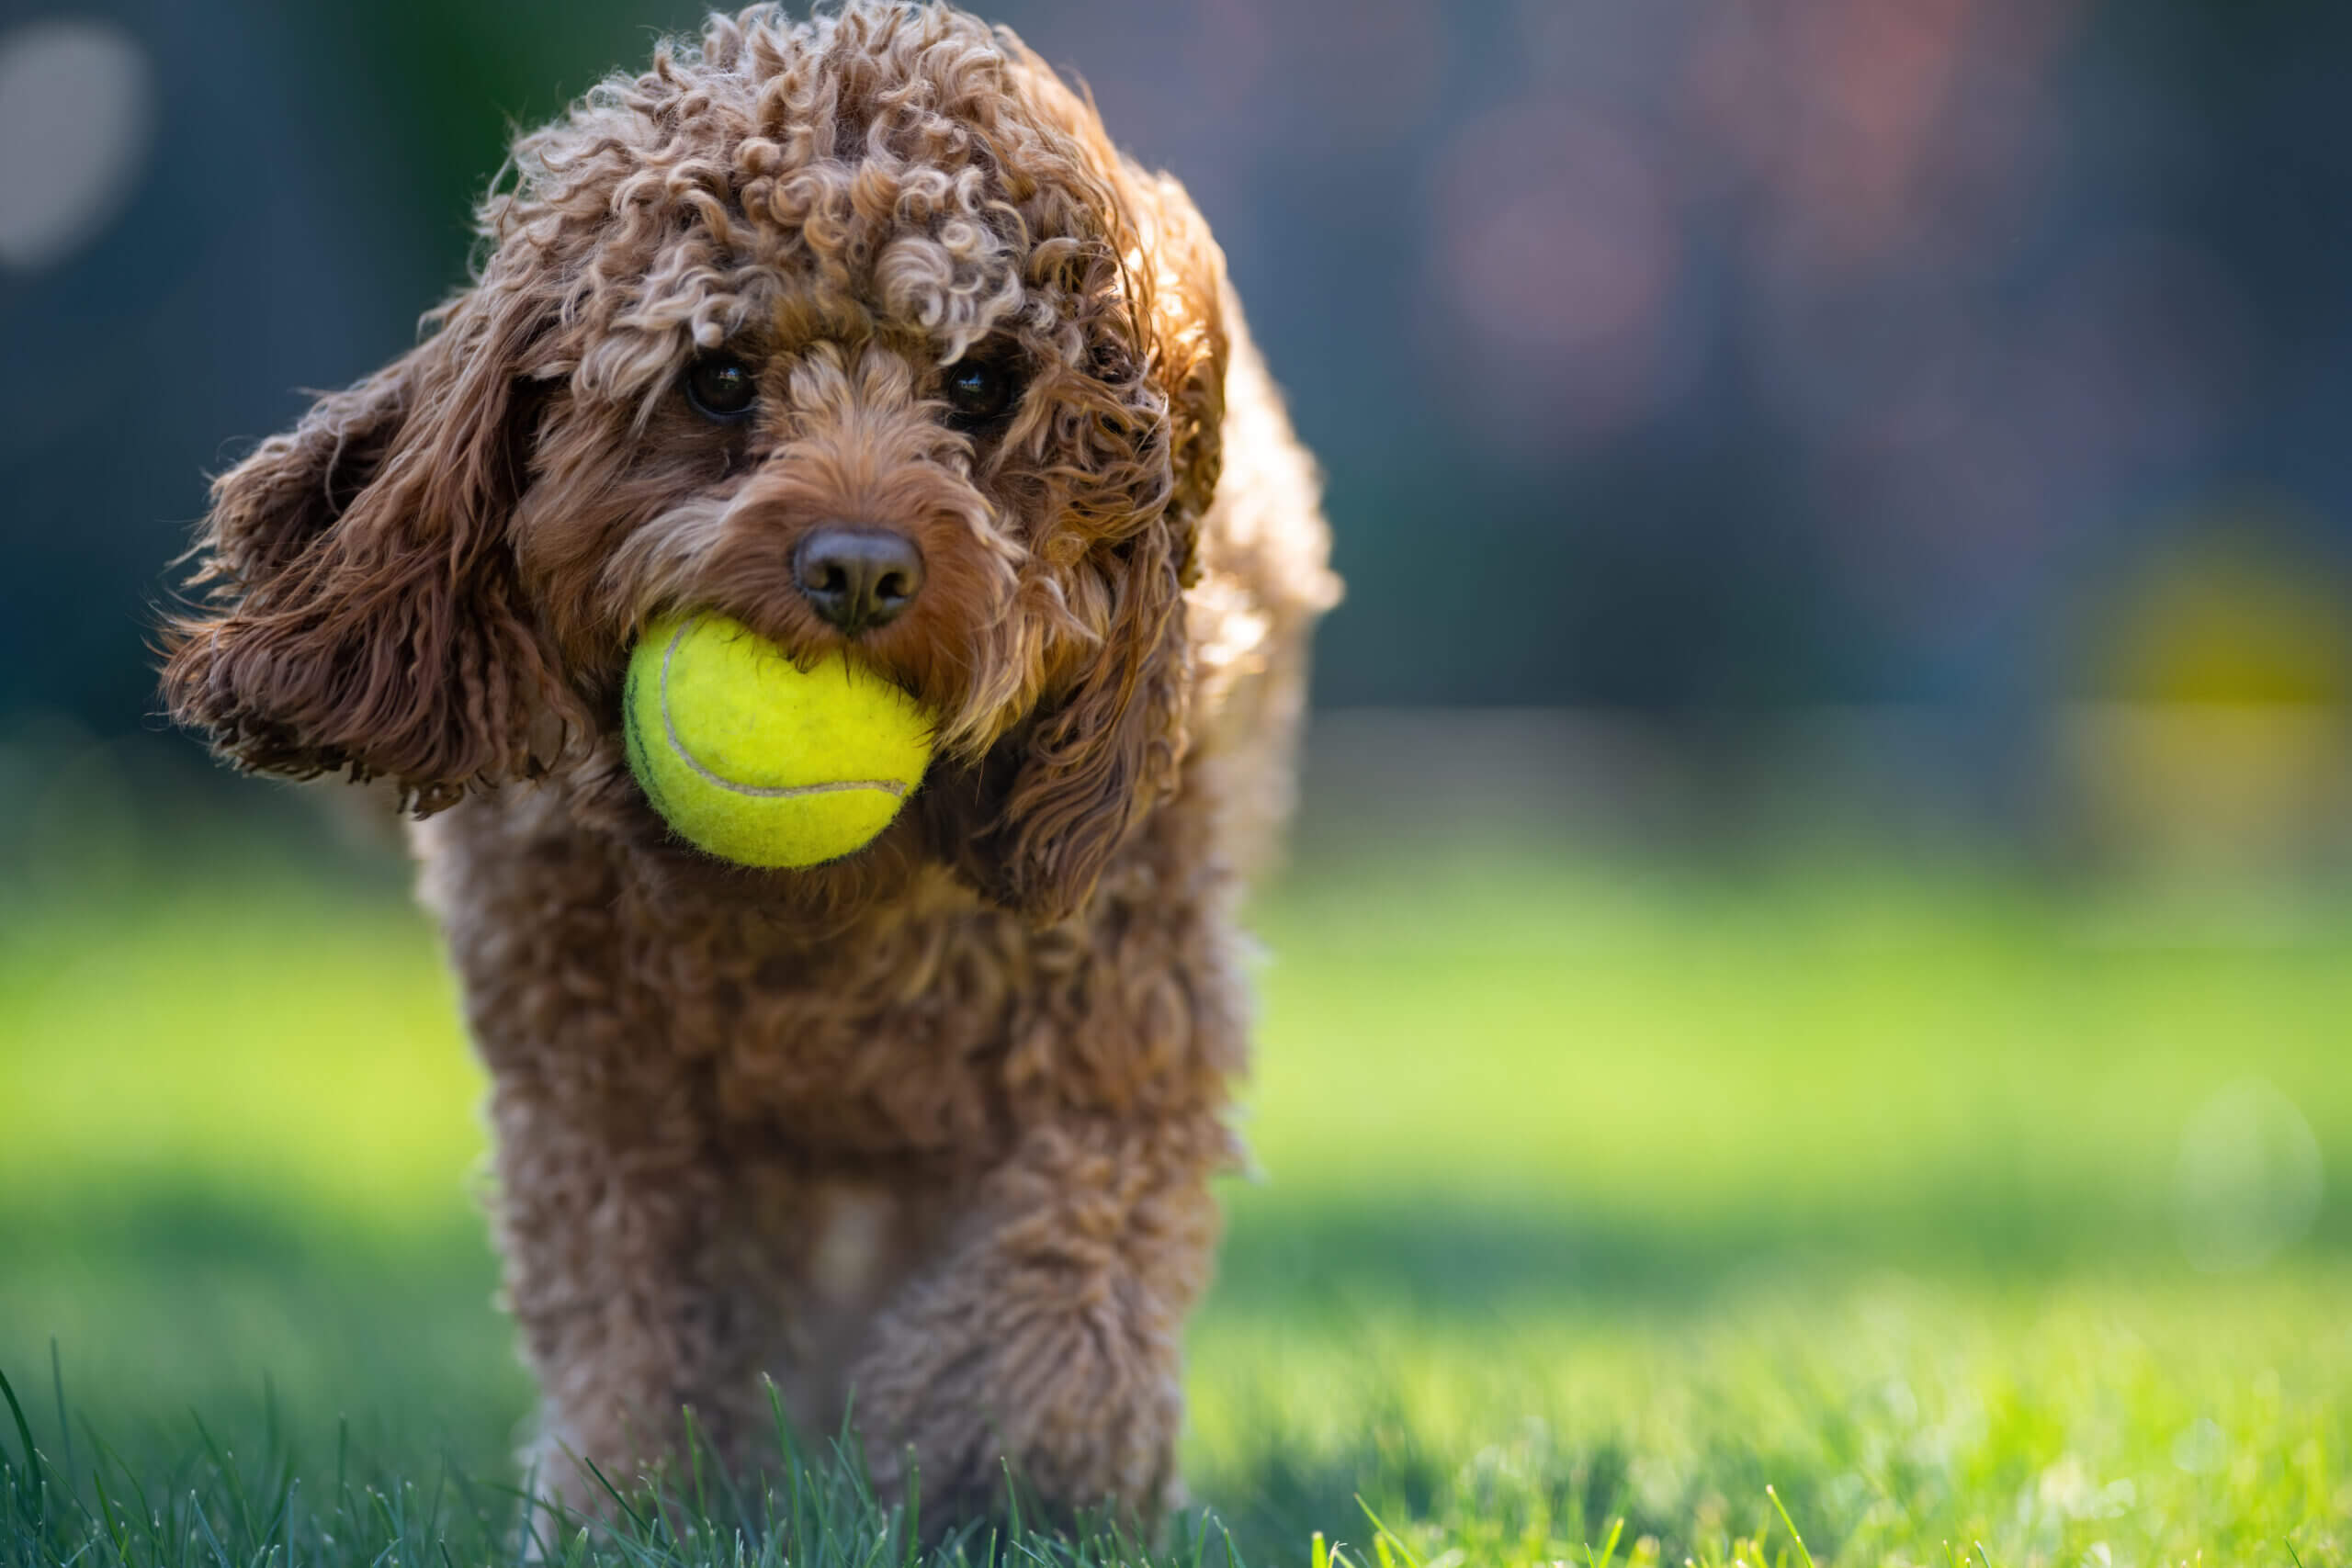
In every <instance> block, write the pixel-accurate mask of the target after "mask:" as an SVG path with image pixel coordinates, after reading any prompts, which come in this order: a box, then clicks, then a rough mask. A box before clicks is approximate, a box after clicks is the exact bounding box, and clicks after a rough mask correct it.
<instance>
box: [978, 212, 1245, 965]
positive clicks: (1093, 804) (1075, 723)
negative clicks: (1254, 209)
mask: <svg viewBox="0 0 2352 1568" xmlns="http://www.w3.org/2000/svg"><path fill="white" fill-rule="evenodd" d="M1129 197H1130V202H1131V204H1132V206H1133V207H1134V208H1135V209H1136V212H1137V216H1138V220H1139V222H1140V224H1141V225H1142V226H1143V229H1144V232H1143V233H1142V234H1141V235H1140V236H1139V243H1138V245H1137V247H1136V249H1137V251H1138V252H1139V253H1140V254H1141V255H1143V256H1144V257H1146V258H1148V260H1147V264H1146V265H1147V266H1148V268H1149V275H1148V276H1142V277H1137V278H1135V279H1132V280H1131V282H1130V302H1131V305H1132V306H1133V310H1134V317H1135V320H1136V325H1137V327H1138V329H1139V332H1140V334H1141V336H1142V337H1143V338H1144V339H1145V343H1144V349H1145V355H1146V361H1147V365H1148V371H1147V374H1148V378H1149V379H1150V381H1151V382H1152V384H1153V385H1154V387H1155V389H1156V390H1157V394H1158V401H1159V404H1160V406H1161V409H1162V410H1164V413H1162V415H1161V419H1162V422H1163V423H1161V425H1160V431H1161V432H1162V434H1160V435H1159V438H1158V441H1157V444H1156V445H1155V446H1151V447H1149V448H1148V452H1149V457H1150V461H1149V464H1148V470H1149V478H1148V491H1149V493H1147V494H1145V495H1142V496H1139V497H1136V509H1135V511H1134V513H1133V515H1132V518H1131V520H1130V522H1129V524H1128V526H1127V528H1125V529H1123V530H1122V531H1121V532H1120V533H1119V534H1118V535H1116V536H1112V537H1110V538H1106V539H1105V540H1104V541H1103V544H1102V545H1101V546H1099V547H1098V548H1101V549H1103V550H1105V551H1107V552H1109V553H1110V555H1111V556H1112V557H1113V558H1114V565H1113V569H1112V570H1111V574H1110V576H1111V581H1112V582H1113V583H1114V591H1115V597H1114V604H1113V608H1112V613H1111V617H1110V625H1109V627H1108V630H1107V631H1106V633H1105V634H1104V636H1103V640H1102V642H1101V644H1100V645H1099V647H1098V648H1097V649H1095V651H1094V654H1093V657H1092V660H1091V664H1090V665H1089V666H1088V667H1087V668H1086V669H1085V670H1084V671H1083V672H1082V673H1081V674H1080V676H1079V677H1078V679H1077V681H1076V682H1075V683H1074V684H1073V685H1072V686H1071V688H1070V689H1069V692H1068V694H1066V695H1065V696H1064V697H1063V698H1062V699H1061V700H1060V701H1059V702H1058V703H1057V704H1056V705H1054V706H1053V707H1052V708H1051V709H1050V710H1049V711H1048V712H1047V713H1046V715H1045V716H1044V717H1043V719H1042V721H1041V723H1040V725H1039V727H1038V728H1037V729H1036V730H1035V732H1034V733H1032V734H1031V735H1030V736H1029V737H1028V738H1027V742H1026V745H1025V746H1024V748H1023V761H1022V764H1021V767H1020V771H1019V772H1018V773H1016V774H1015V776H1014V778H1013V780H1012V788H1011V790H1010V792H1009V793H1008V795H1006V797H1005V805H1004V807H1003V810H1002V813H1001V816H1000V817H999V818H998V821H997V824H996V827H995V829H994V830H993V833H992V834H991V838H992V840H993V843H992V846H991V847H992V848H993V849H994V851H995V858H996V860H997V868H996V869H997V876H998V882H999V889H1000V892H1001V896H1002V897H1004V899H1005V901H1006V902H1007V903H1009V904H1011V905H1012V906H1013V907H1014V908H1018V909H1020V910H1022V911H1023V913H1024V914H1026V915H1028V916H1029V917H1030V918H1031V919H1034V920H1036V921H1038V922H1040V923H1051V922H1053V921H1056V920H1059V919H1065V918H1067V917H1068V916H1069V915H1070V914H1071V913H1073V912H1074V911H1075V910H1076V909H1078V908H1079V907H1080V905H1082V904H1084V903H1085V902H1086V899H1087V897H1088V896H1089V895H1090V894H1091V893H1092V892H1093V889H1094V885H1095V883H1096V882H1097V881H1098V880H1099V879H1100V878H1101V876H1102V874H1103V868H1104V867H1105V866H1106V865H1107V864H1108V863H1110V860H1111V857H1112V855H1113V854H1114V852H1116V851H1117V850H1118V848H1119V846H1120V844H1121V843H1123V842H1124V841H1125V840H1126V837H1127V835H1128V833H1129V832H1130V831H1132V830H1133V829H1134V828H1135V826H1136V823H1137V822H1139V821H1140V820H1141V819H1142V818H1144V817H1145V816H1146V815H1148V813H1149V812H1150V810H1151V809H1152V807H1155V806H1157V805H1158V804H1159V802H1160V801H1162V800H1163V799H1165V798H1166V797H1167V796H1168V795H1170V793H1171V792H1172V791H1173V790H1174V789H1175V788H1176V785H1177V782H1178V776H1179V770H1180V768H1181V766H1182V761H1183V756H1184V746H1185V720H1186V710H1187V707H1188V705H1189V703H1190V698H1191V694H1192V674H1193V670H1192V662H1193V661H1192V645H1191V641H1190V639H1189V637H1188V636H1187V634H1186V629H1185V624H1184V623H1185V617H1184V590H1185V588H1187V587H1188V586H1190V585H1191V583H1192V582H1193V579H1194V578H1195V576H1196V575H1197V572H1198V566H1197V563H1196V560H1195V552H1196V551H1197V549H1198V547H1199V543H1200V530H1201V519H1202V517H1203V515H1204V513H1206V512H1207V511H1208V508H1209V503H1210V502H1211V501H1212V499H1213V498H1214V497H1215V495H1216V484H1217V476H1218V473H1219V471H1220V469H1221V467H1222V446H1221V434H1222V430H1223V426H1224V421H1225V370H1226V356H1227V335H1226V323H1225V317H1224V310H1223V307H1222V304H1221V296H1222V294H1223V290H1224V279H1225V258H1224V256H1223V254H1221V253H1220V252H1219V251H1218V250H1217V247H1216V242H1215V241H1214V240H1213V239H1211V238H1210V236H1209V232H1208V226H1207V224H1206V223H1205V222H1204V220H1202V218H1201V216H1200V214H1199V212H1198V211H1197V210H1196V209H1194V208H1193V203H1192V199H1191V198H1190V197H1187V196H1186V195H1185V194H1184V191H1183V188H1182V186H1179V185H1177V184H1176V182H1175V181H1173V180H1171V179H1169V178H1167V177H1166V176H1160V177H1159V178H1157V179H1154V178H1151V177H1150V176H1143V175H1137V176H1136V177H1135V178H1134V179H1133V180H1132V181H1131V184H1130V189H1129Z"/></svg>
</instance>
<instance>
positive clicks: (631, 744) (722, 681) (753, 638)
mask: <svg viewBox="0 0 2352 1568" xmlns="http://www.w3.org/2000/svg"><path fill="white" fill-rule="evenodd" d="M622 712H623V716H624V718H623V726H622V728H623V730H624V733H625V735H626V738H627V740H628V765H629V771H630V772H632V773H635V774H636V775H637V782H638V783H639V784H640V785H642V786H643V787H644V790H645V794H646V797H647V798H648V799H650V800H651V801H652V802H653V806H654V809H655V810H657V811H659V812H661V813H662V818H663V819H664V820H666V821H667V822H668V823H669V824H670V826H671V827H672V828H673V829H676V830H677V832H678V833H679V835H680V836H681V837H683V838H685V839H687V840H691V841H692V842H693V843H694V844H695V845H696V846H697V847H699V848H701V849H703V850H706V851H707V852H710V853H711V854H714V855H717V856H718V857H719V858H720V859H721V860H730V861H734V862H736V863H739V864H741V865H758V866H804V865H816V864H819V863H822V862H824V861H829V860H838V859H840V858H841V857H842V856H843V855H845V854H848V853H850V852H852V851H854V850H858V849H862V848H864V847H865V845H866V844H867V843H868V842H870V841H871V840H873V838H874V836H875V835H876V833H879V832H880V831H882V829H885V828H887V827H888V826H889V825H890V819H891V818H894V817H896V816H897V815H898V814H899V807H900V806H902V805H904V804H905V803H906V798H907V796H908V795H910V794H911V793H912V792H913V790H914V787H915V785H916V784H920V783H922V771H923V769H924V767H925V766H926V765H927V764H928V763H929V762H930V761H931V723H930V720H929V719H928V718H926V717H925V716H924V714H923V711H922V708H920V707H919V706H917V705H916V704H915V701H914V699H913V698H911V697H910V696H908V695H907V694H906V693H904V692H902V691H900V690H899V688H898V687H896V686H894V685H892V684H891V683H890V682H888V681H885V680H883V679H882V678H881V677H880V676H878V675H876V674H875V673H873V671H869V670H866V669H865V668H864V667H863V666H861V665H858V664H854V663H853V662H851V661H850V660H848V659H846V658H844V657H843V656H842V654H841V652H840V651H839V650H836V651H834V652H831V653H829V654H827V655H826V656H825V657H824V659H823V660H821V661H820V663H819V664H818V665H817V667H816V668H815V669H813V670H808V671H802V670H799V669H797V668H796V667H795V666H794V665H793V662H792V660H789V659H787V658H786V657H785V653H784V650H783V649H780V648H778V647H777V646H776V645H775V644H774V643H772V642H770V641H768V639H767V638H765V637H762V636H760V635H759V634H758V633H757V632H754V631H752V629H751V628H750V627H749V626H744V625H742V624H741V622H738V621H733V620H729V618H728V617H726V616H725V615H718V614H717V613H716V612H714V611H708V610H696V611H689V612H686V613H685V614H683V615H667V616H664V617H663V618H662V619H661V620H658V621H656V622H654V623H653V625H651V626H648V627H647V628H646V629H645V635H644V636H643V637H640V638H639V639H638V644H637V647H636V649H635V650H634V651H632V652H631V653H630V655H629V660H628V691H627V693H626V694H625V695H624V697H623V701H622Z"/></svg>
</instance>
